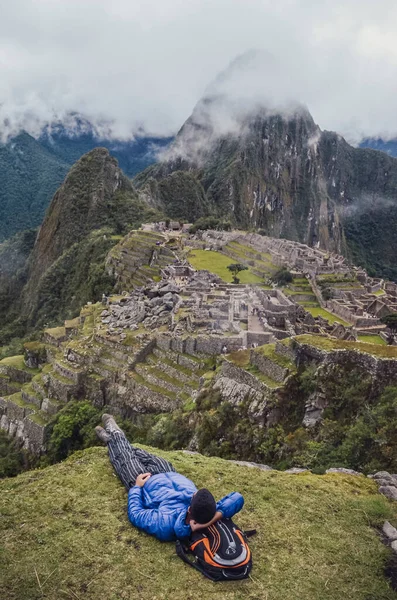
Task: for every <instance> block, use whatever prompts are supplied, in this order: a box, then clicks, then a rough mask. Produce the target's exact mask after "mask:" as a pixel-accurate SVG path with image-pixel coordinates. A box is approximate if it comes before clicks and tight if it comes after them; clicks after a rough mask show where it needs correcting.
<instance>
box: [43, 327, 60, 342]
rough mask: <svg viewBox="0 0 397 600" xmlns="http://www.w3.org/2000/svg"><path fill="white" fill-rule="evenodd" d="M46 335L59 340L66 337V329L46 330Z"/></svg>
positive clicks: (53, 328)
mask: <svg viewBox="0 0 397 600" xmlns="http://www.w3.org/2000/svg"><path fill="white" fill-rule="evenodd" d="M45 333H48V335H50V336H51V337H53V338H55V339H56V340H58V339H59V338H63V337H65V328H64V327H52V328H51V329H46V330H45Z"/></svg>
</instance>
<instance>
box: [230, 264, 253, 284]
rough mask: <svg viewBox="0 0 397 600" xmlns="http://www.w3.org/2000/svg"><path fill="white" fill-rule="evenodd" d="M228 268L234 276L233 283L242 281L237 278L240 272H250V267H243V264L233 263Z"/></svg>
mask: <svg viewBox="0 0 397 600" xmlns="http://www.w3.org/2000/svg"><path fill="white" fill-rule="evenodd" d="M227 268H228V269H229V271H230V272H231V273H232V275H233V283H240V279H239V278H238V277H237V274H238V273H240V271H248V267H246V266H245V265H242V264H241V263H233V264H231V265H229V266H228V267H227Z"/></svg>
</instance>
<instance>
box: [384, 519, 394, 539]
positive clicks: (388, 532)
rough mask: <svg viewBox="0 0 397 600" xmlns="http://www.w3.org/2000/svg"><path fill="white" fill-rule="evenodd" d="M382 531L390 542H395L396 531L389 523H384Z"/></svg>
mask: <svg viewBox="0 0 397 600" xmlns="http://www.w3.org/2000/svg"><path fill="white" fill-rule="evenodd" d="M382 531H383V533H384V534H385V536H386V537H387V539H388V540H389V541H390V542H394V541H396V540H397V529H396V528H395V527H393V525H391V524H390V523H389V521H385V522H384V524H383V527H382Z"/></svg>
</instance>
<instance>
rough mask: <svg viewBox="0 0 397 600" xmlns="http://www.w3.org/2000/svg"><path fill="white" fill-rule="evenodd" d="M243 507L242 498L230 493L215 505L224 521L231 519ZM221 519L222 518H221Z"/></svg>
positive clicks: (236, 493) (235, 493)
mask: <svg viewBox="0 0 397 600" xmlns="http://www.w3.org/2000/svg"><path fill="white" fill-rule="evenodd" d="M243 506H244V498H243V496H242V495H241V494H239V493H238V492H231V493H230V494H228V495H227V496H225V497H224V498H222V500H220V501H219V502H218V503H217V505H216V510H217V511H219V512H220V513H222V516H223V517H225V518H226V519H231V518H232V517H233V515H235V514H236V513H238V512H239V511H240V510H241V509H242V508H243ZM221 518H222V517H221Z"/></svg>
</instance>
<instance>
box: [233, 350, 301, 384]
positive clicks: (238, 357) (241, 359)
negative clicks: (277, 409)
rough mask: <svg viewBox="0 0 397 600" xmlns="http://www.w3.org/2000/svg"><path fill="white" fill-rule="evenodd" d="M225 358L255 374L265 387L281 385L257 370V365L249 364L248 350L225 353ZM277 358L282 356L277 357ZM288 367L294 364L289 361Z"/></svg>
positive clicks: (292, 366) (291, 367)
mask: <svg viewBox="0 0 397 600" xmlns="http://www.w3.org/2000/svg"><path fill="white" fill-rule="evenodd" d="M226 358H227V359H228V360H229V361H230V362H232V363H233V364H235V365H236V366H237V367H241V368H242V369H244V370H245V371H248V373H251V374H252V375H255V377H256V378H257V379H259V381H261V382H262V383H264V384H265V385H267V387H269V388H272V389H275V388H278V387H280V386H281V385H282V384H281V383H279V382H278V381H274V380H273V379H271V378H270V377H267V375H264V373H261V372H260V371H259V369H258V367H256V366H254V365H251V363H250V350H240V351H236V352H231V353H230V354H228V355H227V357H226ZM279 358H283V357H279ZM288 362H289V361H288ZM288 368H290V369H291V370H292V369H293V368H294V365H293V364H292V363H290V364H289V365H288Z"/></svg>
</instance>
